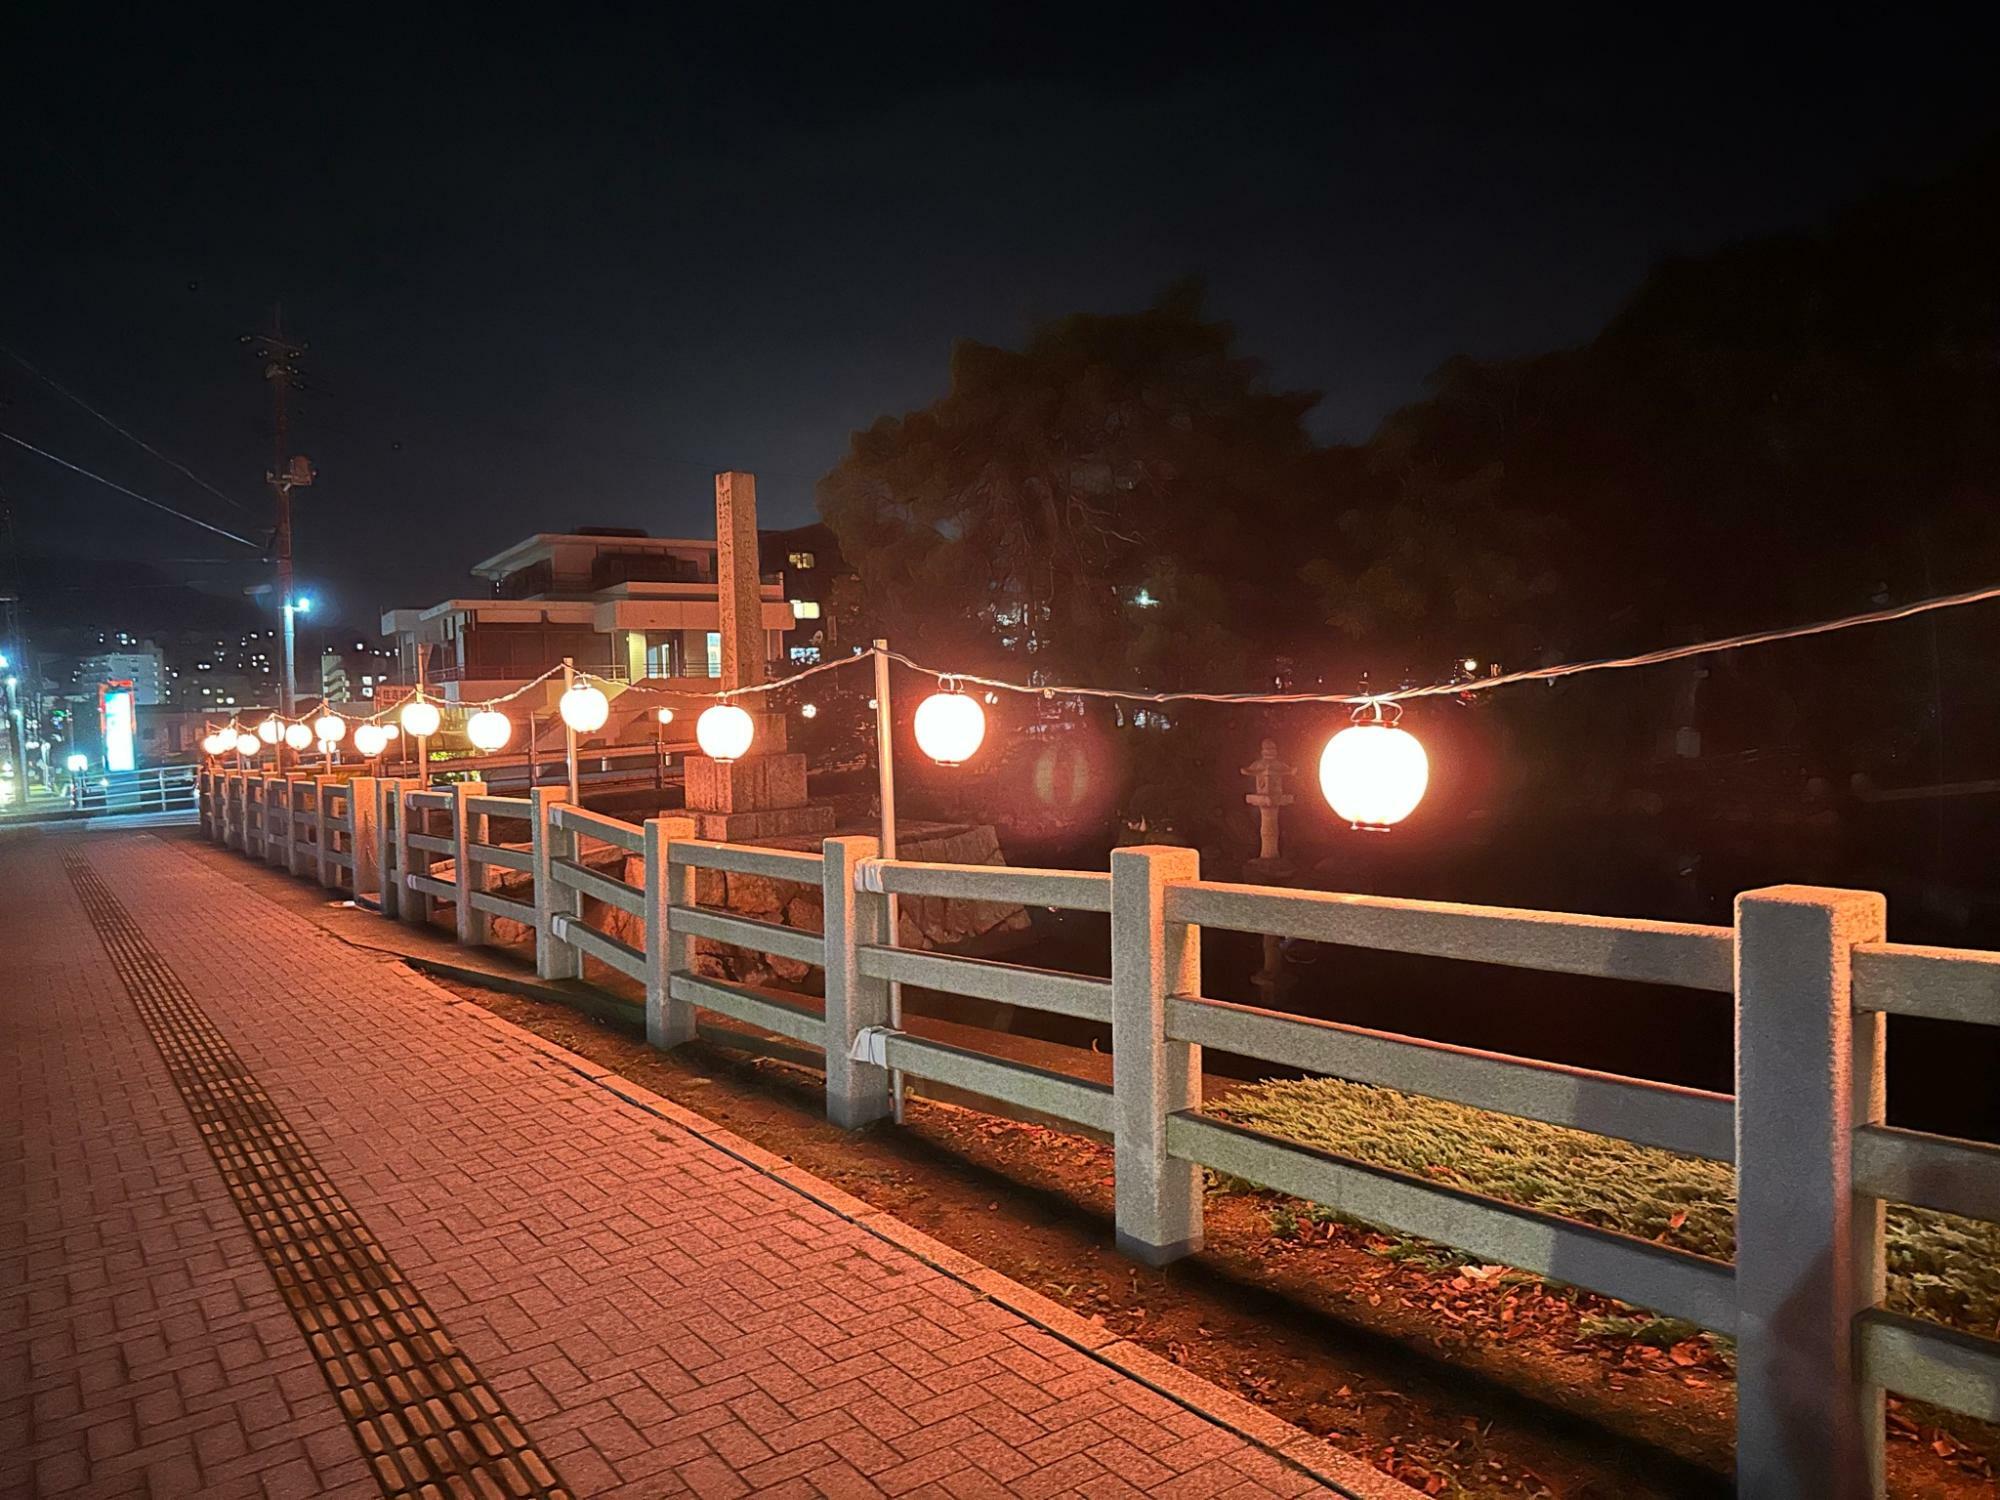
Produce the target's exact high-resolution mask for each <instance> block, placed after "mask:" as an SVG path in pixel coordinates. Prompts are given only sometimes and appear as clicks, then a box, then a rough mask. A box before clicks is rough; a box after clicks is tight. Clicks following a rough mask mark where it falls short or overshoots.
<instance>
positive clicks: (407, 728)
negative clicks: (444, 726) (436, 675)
mask: <svg viewBox="0 0 2000 1500" xmlns="http://www.w3.org/2000/svg"><path fill="white" fill-rule="evenodd" d="M397 717H398V718H399V719H401V720H402V721H403V730H404V732H405V733H407V734H414V735H415V736H416V737H417V738H418V739H420V740H422V739H429V738H430V737H431V736H432V735H434V734H436V733H437V727H438V711H437V705H436V704H435V703H432V702H431V701H430V700H429V699H427V698H412V699H411V700H410V701H409V702H408V703H405V704H404V705H403V711H402V712H401V713H400V714H398V715H397Z"/></svg>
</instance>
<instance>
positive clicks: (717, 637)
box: [708, 630, 722, 677]
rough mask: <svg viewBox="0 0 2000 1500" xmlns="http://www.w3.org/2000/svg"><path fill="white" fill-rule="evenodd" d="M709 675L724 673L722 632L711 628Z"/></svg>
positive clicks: (715, 675) (718, 675) (709, 636)
mask: <svg viewBox="0 0 2000 1500" xmlns="http://www.w3.org/2000/svg"><path fill="white" fill-rule="evenodd" d="M708 675H709V676H711V677H720V676H721V675H722V632H721V631H719V630H711V631H709V633H708Z"/></svg>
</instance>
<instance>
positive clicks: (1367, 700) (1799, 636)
mask: <svg viewBox="0 0 2000 1500" xmlns="http://www.w3.org/2000/svg"><path fill="white" fill-rule="evenodd" d="M5 436H6V434H5V433H0V437H5ZM1994 599H2000V584H1993V585H1989V586H1987V587H1985V588H1977V589H1968V590H1966V591H1964V592H1963V593H1957V594H1940V595H1937V596H1935V597H1933V598H1929V599H1919V600H1916V601H1914V602H1913V603H1910V604H1896V605H1890V606H1888V607H1887V608H1884V609H1874V610H1869V611H1867V612H1866V613H1864V614H1857V615H1842V616H1840V617H1838V618H1836V619H1831V620H1817V621H1814V622H1813V623H1812V624H1810V625H1790V626H1785V627H1783V628H1781V629H1776V630H1757V631H1750V632H1748V633H1746V634H1743V635H1730V636H1722V637H1719V638H1717V639H1715V640H1710V641H1696V642H1694V643H1692V644H1690V645H1686V646H1668V647H1665V648H1662V649H1661V650H1658V651H1647V652H1643V653H1641V654H1639V655H1637V656H1607V657H1597V658H1594V659H1592V660H1588V661H1575V662H1564V663H1562V664H1560V665H1558V666H1553V667H1528V668H1524V669H1523V670H1521V671H1519V672H1506V673H1503V674H1501V675H1499V676H1497V677H1473V678H1466V679H1462V680H1459V681H1446V682H1433V683H1429V684H1427V685H1425V686H1423V687H1409V688H1397V689H1395V690H1394V691H1392V692H1386V693H1201V692H1164V693H1146V692H1139V691H1137V690H1135V689H1130V688H1102V687H1086V686H1079V685H1076V684H1072V683H1055V682H1049V683H1024V682H1009V681H1007V680H1006V679H1004V678H1000V677H982V676H980V675H979V674H978V673H975V672H960V671H943V670H940V669H939V668H937V667H930V666H926V665H924V663H922V662H920V661H917V660H916V659H915V658H913V657H909V656H905V655H904V654H903V653H902V652H900V651H887V650H885V651H884V652H883V655H885V656H887V657H888V658H889V660H891V661H894V662H900V663H901V664H902V665H903V666H906V667H908V668H909V669H910V670H911V671H913V672H920V673H922V674H923V675H924V676H926V677H935V678H936V679H937V680H938V681H939V682H940V683H946V682H949V683H951V684H953V685H954V686H957V685H962V684H964V683H968V682H972V683H977V684H978V685H979V686H981V687H983V688H991V689H994V690H996V691H999V692H1007V693H1021V694H1024V695H1026V696H1028V697H1036V698H1048V697H1057V696H1062V697H1079V698H1106V699H1117V700H1120V701H1122V702H1127V703H1265V704H1281V705H1282V704H1287V703H1338V704H1349V705H1358V706H1361V707H1371V706H1377V705H1393V704H1399V703H1407V702H1409V701H1411V700H1412V699H1417V698H1440V697H1457V696H1459V695H1461V694H1465V693H1483V692H1488V691H1490V690H1491V689H1493V688H1500V687H1511V686H1513V685H1514V684H1516V683H1522V682H1555V681H1558V680H1559V679H1562V678H1565V677H1577V676H1581V675H1582V674H1583V673H1586V672H1611V671H1619V670H1622V669H1624V668H1627V667H1653V666H1660V665H1662V664H1664V663H1666V662H1673V661H1685V660H1686V659H1687V658H1689V657H1692V656H1707V655H1711V654H1713V653H1715V652H1720V651H1738V650H1742V649H1744V648H1746V647H1750V646H1768V645H1771V644H1773V643H1775V642H1778V641H1795V640H1804V639H1807V638H1808V637H1811V636H1818V635H1830V634H1832V633H1833V632H1835V631H1840V630H1854V629H1857V628H1859V627H1861V626H1864V625H1886V624H1891V623H1893V622H1895V621H1897V620H1907V619H1910V618H1912V617H1913V616H1916V615H1926V614H1935V613H1936V612H1938V611H1940V610H1946V609H1960V608H1963V607H1965V606H1966V605H1971V604H1984V603H1987V602H1988V601H1990V600H1994ZM873 659H874V653H873V652H867V651H864V652H861V653H860V654H858V655H854V656H838V657H835V658H834V659H833V660H831V661H823V662H818V663H815V664H814V665H813V666H810V667H807V668H806V669H805V670H803V671H800V672H794V673H792V674H791V675H790V676H789V677H781V678H779V679H777V680H776V681H775V682H758V683H751V684H749V685H748V686H745V687H739V688H722V689H719V690H717V691H715V692H712V693H701V692H688V691H684V690H682V689H679V688H662V687H650V686H646V685H643V684H639V683H621V682H619V681H617V680H616V679H615V678H610V677H600V676H599V675H597V674H596V673H594V672H590V671H586V670H584V669H582V668H573V669H572V670H573V672H574V675H575V678H576V680H577V681H579V682H586V681H587V682H598V683H602V684H604V685H605V686H607V687H611V688H617V689H621V690H622V691H623V692H641V693H655V694H660V695H662V696H667V697H674V698H697V699H710V700H713V701H715V702H717V703H727V702H729V701H730V700H731V699H732V698H739V697H742V696H743V695H744V694H746V693H769V692H774V691H776V690H777V689H779V688H782V687H789V686H791V685H792V684H793V683H795V682H803V681H804V680H805V679H806V678H808V677H814V676H817V675H818V674H820V673H822V672H832V671H837V670H838V669H840V668H841V667H847V666H854V665H856V664H858V663H861V662H872V661H873ZM562 670H563V669H562V668H561V667H560V666H556V667H551V668H549V670H548V671H546V672H544V673H542V675H541V676H539V677H537V678H535V679H534V680H533V681H531V682H525V683H523V684H522V685H521V686H519V687H517V688H515V689H513V690H512V691H510V692H506V693H502V694H500V695H499V696H498V697H494V698H486V699H481V700H479V701H476V702H466V703H455V704H448V705H444V706H446V707H450V708H455V709H458V710H461V711H463V712H466V713H476V712H479V711H480V710H483V709H489V708H495V707H498V706H499V705H500V704H502V703H511V702H512V701H513V700H514V699H516V698H519V697H521V696H522V695H523V694H526V693H529V692H532V691H534V689H536V688H538V687H540V686H541V685H542V684H543V683H545V682H547V681H548V680H549V679H550V678H552V677H554V676H556V675H557V674H558V673H560V672H561V671H562ZM413 696H414V695H413ZM408 701H409V700H408V699H400V700H398V701H397V702H395V703H392V704H390V705H388V706H387V707H385V708H379V709H377V710H376V711H375V712H374V713H372V714H367V715H359V714H346V713H342V712H341V710H340V709H339V708H337V707H335V706H334V705H332V704H330V703H327V702H326V701H325V700H324V699H322V700H321V708H322V710H323V711H326V712H331V713H334V714H338V715H339V716H340V717H341V718H344V719H347V720H348V721H349V722H350V723H353V722H361V723H372V722H374V721H375V720H378V719H381V718H384V717H386V716H387V715H389V714H392V713H395V712H397V711H398V710H399V709H401V707H402V706H403V704H404V703H405V702H408ZM271 714H278V716H279V717H281V718H282V717H283V715H282V714H280V713H279V711H278V710H277V709H275V708H263V707H251V708H238V709H235V710H233V711H232V719H233V720H240V719H245V718H252V717H257V716H265V715H271Z"/></svg>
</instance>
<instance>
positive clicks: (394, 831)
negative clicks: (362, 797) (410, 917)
mask: <svg viewBox="0 0 2000 1500" xmlns="http://www.w3.org/2000/svg"><path fill="white" fill-rule="evenodd" d="M402 827H403V780H402V778H401V777H400V776H382V777H378V778H377V779H376V782H375V902H376V905H377V906H379V907H380V908H381V910H382V915H383V916H385V917H396V916H401V915H402V911H403V866H402V864H401V862H400V861H401V858H402V855H401V853H400V851H399V850H398V848H397V845H398V841H399V840H400V839H401V838H402Z"/></svg>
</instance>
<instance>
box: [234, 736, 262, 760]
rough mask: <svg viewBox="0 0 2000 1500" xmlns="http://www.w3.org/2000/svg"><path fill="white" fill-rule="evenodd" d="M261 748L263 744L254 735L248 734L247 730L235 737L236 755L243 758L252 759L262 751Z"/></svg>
mask: <svg viewBox="0 0 2000 1500" xmlns="http://www.w3.org/2000/svg"><path fill="white" fill-rule="evenodd" d="M263 748H264V742H263V741H262V740H260V739H258V738H257V736H256V735H254V734H251V733H249V732H248V731H247V730H246V731H245V732H244V733H242V734H239V735H237V736H236V753H237V754H238V755H241V756H245V757H254V756H255V755H256V754H257V752H258V751H260V750H262V749H263Z"/></svg>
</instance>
